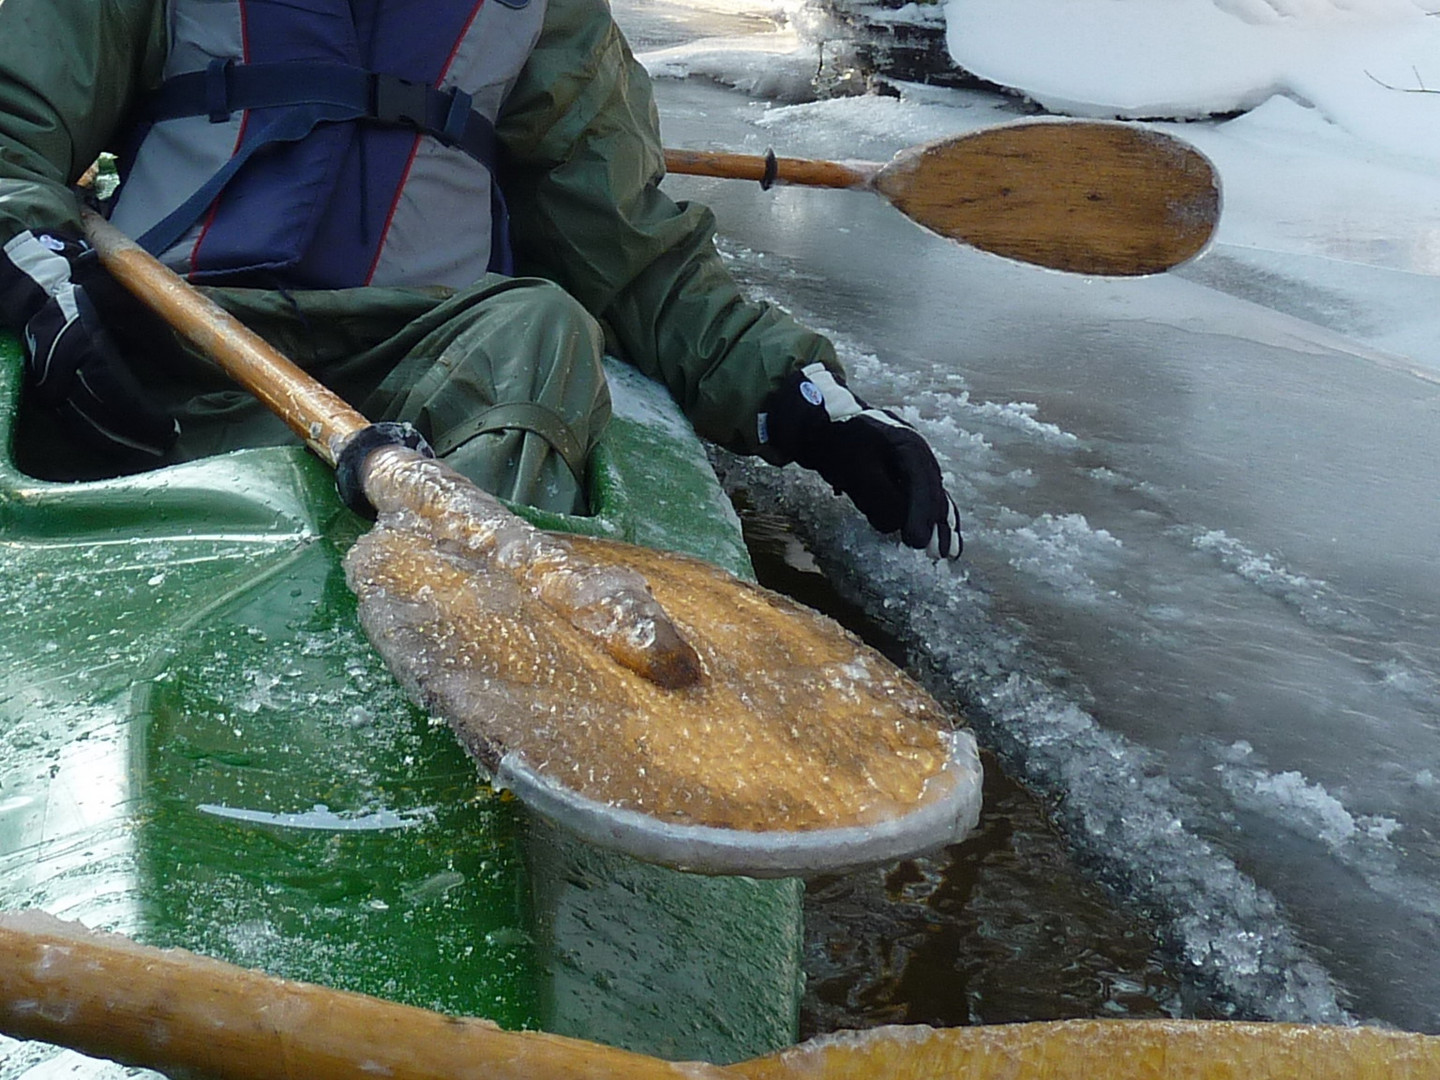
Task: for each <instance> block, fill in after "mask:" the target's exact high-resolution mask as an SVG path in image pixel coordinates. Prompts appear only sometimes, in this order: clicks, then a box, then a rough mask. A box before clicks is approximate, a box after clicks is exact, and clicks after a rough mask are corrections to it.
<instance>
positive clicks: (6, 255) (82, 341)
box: [0, 232, 180, 460]
mask: <svg viewBox="0 0 1440 1080" xmlns="http://www.w3.org/2000/svg"><path fill="white" fill-rule="evenodd" d="M0 250H3V258H0V325H4V326H7V327H10V328H12V329H14V330H16V331H19V332H20V333H21V336H22V337H23V338H24V341H25V373H26V376H27V379H28V383H29V386H30V388H31V390H32V391H33V393H34V396H35V399H36V400H37V401H39V402H40V403H41V404H43V405H46V406H48V407H50V408H51V409H54V410H55V411H56V412H57V413H59V414H60V415H61V416H63V417H65V418H67V419H68V420H70V421H71V422H72V423H73V425H74V427H75V430H76V432H77V434H78V435H79V436H80V437H81V438H84V439H86V440H87V441H89V442H92V443H95V444H97V445H99V446H101V447H102V448H104V449H106V450H111V451H116V452H121V453H123V454H125V455H126V456H127V457H128V456H130V455H136V456H138V457H139V458H141V459H144V458H154V459H157V460H158V459H159V458H160V457H162V456H163V455H164V454H165V452H166V451H167V450H169V449H170V447H171V446H172V445H174V443H175V440H176V438H178V437H179V434H180V425H179V424H178V423H177V422H176V421H175V420H174V419H173V418H172V417H170V416H167V415H165V413H164V412H162V411H161V410H160V409H159V408H158V407H157V406H156V405H155V404H154V402H153V400H152V398H151V395H149V394H147V393H146V392H145V389H144V388H143V387H142V386H141V385H140V382H139V380H138V379H137V378H136V377H135V374H134V373H133V372H132V371H131V370H130V367H129V366H128V365H127V364H126V362H125V359H124V357H123V356H122V355H121V352H120V349H119V348H118V347H117V346H116V344H115V342H114V340H113V339H112V338H111V336H110V334H109V332H108V331H107V330H106V328H105V324H104V322H103V321H102V319H101V317H100V314H99V312H98V311H97V310H96V305H95V295H96V294H105V295H107V296H108V295H112V294H114V293H116V292H117V291H118V290H117V289H116V287H115V286H114V285H113V284H112V282H111V281H110V278H109V275H108V274H106V273H105V271H104V270H103V269H102V268H101V266H100V263H99V259H98V257H97V256H96V254H95V252H94V250H93V249H92V248H91V247H90V245H89V244H87V243H86V242H85V241H83V240H79V239H76V238H73V237H67V236H60V235H52V234H48V233H47V234H42V235H40V236H36V235H34V234H32V233H30V232H22V233H20V234H19V235H18V236H16V237H15V238H14V239H13V240H11V241H10V242H9V243H7V244H6V245H5V246H4V248H3V249H0Z"/></svg>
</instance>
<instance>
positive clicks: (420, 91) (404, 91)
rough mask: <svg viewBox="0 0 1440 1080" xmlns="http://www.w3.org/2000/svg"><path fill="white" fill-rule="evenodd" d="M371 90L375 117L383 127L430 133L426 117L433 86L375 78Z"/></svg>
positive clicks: (382, 77) (389, 78) (385, 76)
mask: <svg viewBox="0 0 1440 1080" xmlns="http://www.w3.org/2000/svg"><path fill="white" fill-rule="evenodd" d="M374 79H375V85H374V88H373V90H372V93H373V96H374V110H373V112H374V116H375V119H376V120H378V121H379V122H380V123H382V124H403V125H405V126H407V127H413V128H418V129H420V130H422V131H424V130H429V127H430V124H429V117H428V116H427V115H426V114H427V111H428V108H429V104H430V89H431V88H430V85H429V84H428V83H421V82H411V81H410V80H409V79H402V78H400V77H399V76H398V75H376V76H374Z"/></svg>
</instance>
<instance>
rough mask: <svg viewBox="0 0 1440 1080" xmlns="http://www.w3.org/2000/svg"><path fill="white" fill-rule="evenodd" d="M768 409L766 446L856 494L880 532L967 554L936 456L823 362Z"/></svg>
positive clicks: (937, 551) (798, 375)
mask: <svg viewBox="0 0 1440 1080" xmlns="http://www.w3.org/2000/svg"><path fill="white" fill-rule="evenodd" d="M765 409H766V411H765V412H763V413H761V414H760V441H761V442H762V443H765V444H766V445H768V446H769V447H770V448H771V449H773V450H774V451H775V452H777V453H778V454H779V455H781V456H782V457H784V458H786V459H788V460H790V461H794V462H796V463H798V464H800V465H803V466H804V467H805V468H807V469H814V470H815V471H816V472H818V473H819V474H820V475H821V476H822V477H824V478H825V479H826V480H827V481H828V482H829V483H830V486H831V487H833V488H834V489H835V490H836V491H837V492H843V493H845V494H846V495H848V496H850V501H851V502H853V503H854V504H855V506H856V507H857V508H858V509H859V510H860V512H861V513H862V514H864V515H865V518H866V520H867V521H869V522H870V524H871V525H873V526H874V527H875V528H876V529H877V530H879V531H880V532H882V533H891V532H895V531H897V530H898V531H899V533H900V538H901V539H902V540H903V541H904V542H905V543H906V544H908V545H909V546H910V547H913V548H924V549H925V550H927V551H929V553H930V554H931V555H932V556H934V557H939V556H941V555H943V556H945V557H946V558H947V559H954V558H956V557H958V556H959V554H960V549H961V547H962V546H963V542H962V540H961V538H960V512H959V511H958V510H957V509H956V508H955V503H954V502H953V501H952V500H951V498H950V496H949V495H947V494H946V493H945V485H944V483H943V482H942V481H941V479H940V465H939V463H938V462H937V461H936V460H935V455H934V454H933V453H932V452H931V450H930V447H929V446H928V445H927V444H926V442H925V440H924V439H923V438H921V436H920V433H919V432H918V431H916V430H915V429H914V428H912V427H911V426H910V425H909V424H907V423H905V421H903V420H901V419H900V418H899V417H898V416H896V415H895V414H894V413H892V412H888V411H884V410H880V409H872V408H871V407H870V406H869V405H866V404H865V402H863V401H861V400H860V399H859V398H858V397H856V396H855V395H854V394H852V393H851V392H850V391H849V389H847V388H846V386H845V383H844V382H843V381H842V380H841V379H840V377H839V376H837V375H836V374H835V373H834V372H832V371H830V370H829V369H828V368H826V367H825V365H824V364H818V363H817V364H811V365H810V366H809V367H807V368H804V369H803V370H801V371H797V372H795V373H794V374H792V375H791V376H790V378H789V379H787V380H786V382H785V384H784V385H783V386H781V387H780V389H778V390H776V391H775V392H774V393H773V394H771V395H770V397H769V398H768V399H767V400H766V402H765Z"/></svg>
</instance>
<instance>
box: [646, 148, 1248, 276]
mask: <svg viewBox="0 0 1440 1080" xmlns="http://www.w3.org/2000/svg"><path fill="white" fill-rule="evenodd" d="M665 167H666V169H668V170H669V171H670V172H672V173H686V174H690V175H697V176H719V177H727V178H732V179H740V180H758V181H760V182H761V183H762V184H764V185H765V186H767V187H768V186H769V185H770V183H772V182H773V183H784V184H803V185H808V186H812V187H833V188H861V189H865V190H870V191H875V192H878V193H879V194H880V195H882V196H884V197H885V198H886V199H888V200H889V201H890V202H891V203H892V204H893V205H894V206H895V207H896V208H897V209H899V210H900V211H901V212H902V213H904V214H905V215H907V216H908V217H909V218H911V219H912V220H913V221H916V222H918V223H919V224H920V225H923V226H924V227H925V228H927V229H930V230H931V231H933V232H936V233H939V234H940V235H941V236H945V237H949V238H950V239H952V240H959V241H961V242H962V243H965V244H969V245H971V246H972V247H977V248H980V249H981V250H983V251H989V252H993V253H995V254H997V255H1004V256H1005V257H1007V258H1011V259H1018V260H1019V261H1021V262H1028V263H1035V264H1038V265H1040V266H1048V267H1051V268H1053V269H1056V270H1068V271H1070V272H1072V273H1077V274H1101V275H1114V276H1122V277H1124V276H1135V275H1140V274H1158V273H1161V272H1162V271H1165V270H1169V269H1170V268H1171V267H1173V266H1176V265H1178V264H1179V263H1182V262H1184V261H1185V260H1186V259H1189V258H1192V257H1194V256H1195V255H1197V254H1199V252H1200V251H1201V250H1202V249H1203V248H1204V247H1205V245H1206V244H1207V243H1209V241H1210V237H1211V234H1213V233H1214V231H1215V226H1216V223H1217V222H1218V221H1219V217H1220V182H1219V178H1218V177H1217V176H1216V173H1215V170H1214V168H1213V166H1212V165H1211V164H1210V162H1209V161H1208V160H1207V159H1206V158H1205V156H1204V155H1203V154H1201V153H1200V152H1199V151H1198V150H1196V149H1195V148H1194V147H1192V146H1189V145H1188V144H1186V143H1184V142H1181V141H1180V140H1179V139H1176V138H1173V137H1171V136H1169V135H1166V134H1165V133H1164V132H1161V131H1156V130H1154V129H1153V128H1146V127H1137V126H1136V125H1134V124H1122V123H1116V122H1108V121H1082V120H1038V121H1025V122H1021V123H1015V124H1004V125H1000V126H998V127H992V128H986V129H984V130H981V131H975V132H971V133H970V134H967V135H957V136H955V137H954V138H950V139H943V140H941V141H939V142H933V143H928V144H926V145H923V146H916V147H911V148H910V149H908V150H902V151H901V152H900V153H898V154H896V155H895V157H894V158H893V159H892V160H891V161H890V162H888V163H886V164H879V163H872V162H844V163H841V162H836V161H807V160H805V159H802V158H777V157H774V156H773V155H770V156H767V157H759V156H755V155H748V154H726V153H712V152H707V151H701V150H666V151H665Z"/></svg>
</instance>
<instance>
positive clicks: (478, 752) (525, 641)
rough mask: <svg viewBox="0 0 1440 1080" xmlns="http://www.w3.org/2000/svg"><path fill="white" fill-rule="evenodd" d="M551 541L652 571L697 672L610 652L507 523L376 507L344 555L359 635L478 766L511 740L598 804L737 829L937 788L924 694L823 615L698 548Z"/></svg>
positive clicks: (889, 806) (912, 799)
mask: <svg viewBox="0 0 1440 1080" xmlns="http://www.w3.org/2000/svg"><path fill="white" fill-rule="evenodd" d="M566 543H567V545H568V546H570V547H572V548H573V551H574V553H575V555H576V556H577V557H578V558H580V559H582V560H584V561H585V562H586V563H588V564H590V565H592V566H596V567H601V568H602V569H608V568H611V567H613V568H615V569H616V570H617V571H620V570H624V571H633V572H638V573H639V574H640V575H642V576H643V578H644V579H645V580H646V581H648V582H649V583H650V587H651V589H652V590H653V591H654V595H655V597H656V598H658V600H659V601H660V603H661V604H662V605H663V607H664V609H665V610H666V611H667V612H668V613H669V615H670V617H671V619H673V620H674V622H675V624H676V626H677V627H678V628H679V631H680V632H681V633H683V635H684V636H685V638H686V639H687V640H688V641H689V642H690V643H691V644H692V645H693V646H694V648H695V650H696V653H697V659H698V663H699V664H700V666H701V668H702V669H703V672H704V675H703V677H702V678H701V679H700V680H699V681H697V682H695V683H694V684H693V685H690V686H687V687H685V688H683V689H679V690H670V689H665V688H664V687H662V686H660V685H658V684H657V683H655V682H653V681H651V680H649V679H647V678H645V677H643V676H641V675H639V674H637V673H636V672H635V671H633V670H631V669H630V668H628V667H625V666H623V665H621V664H617V663H615V661H614V659H613V658H612V657H611V656H610V655H609V653H608V652H607V651H605V650H604V649H603V648H597V647H596V639H595V638H594V637H592V636H591V635H590V634H589V633H588V632H586V631H584V630H582V629H580V628H578V627H577V626H576V623H575V621H574V620H572V619H571V618H568V617H566V616H563V615H561V614H560V613H559V612H558V611H557V610H556V608H555V607H554V606H552V605H550V604H548V603H545V602H544V601H543V600H542V599H540V598H539V596H538V595H537V590H535V589H534V588H532V587H531V586H530V585H529V584H528V583H527V580H526V579H525V578H524V577H523V576H518V577H517V576H516V575H514V574H512V573H510V572H509V571H508V569H507V562H508V557H507V555H505V554H504V551H505V550H506V549H507V544H508V538H507V537H504V536H498V535H497V536H496V537H495V539H494V542H493V544H489V545H484V544H482V545H477V546H472V545H468V544H464V543H457V542H456V541H455V539H454V537H453V534H452V532H451V531H450V530H449V529H440V530H439V531H438V532H437V531H436V530H434V529H432V528H430V522H429V521H428V520H427V519H426V518H425V517H423V516H421V515H416V514H413V513H398V514H396V513H390V512H386V513H384V514H383V515H382V518H381V520H380V522H379V524H378V525H377V527H376V528H375V529H373V530H372V531H371V532H370V533H369V534H367V535H366V536H364V537H362V538H361V540H360V541H359V542H357V544H356V545H355V547H354V548H352V550H351V552H350V554H349V556H348V557H347V559H346V571H347V575H348V577H349V580H350V583H351V587H352V588H353V589H354V590H355V592H356V594H357V595H358V596H359V597H360V618H361V621H362V622H363V624H364V626H365V629H366V632H367V633H368V634H369V636H370V638H371V640H372V641H373V642H374V643H375V645H376V647H377V648H378V649H379V650H380V652H381V653H382V654H383V655H384V657H385V659H386V661H387V662H388V663H389V665H390V667H391V669H392V670H393V671H394V672H395V673H396V675H397V677H399V678H400V679H401V681H402V682H403V683H404V684H405V685H406V688H407V690H408V691H409V692H410V693H411V694H412V696H414V697H415V698H416V700H417V701H419V702H420V703H421V704H422V705H424V706H425V707H426V708H428V709H430V710H431V711H432V712H434V713H435V714H437V715H439V716H441V717H443V718H444V719H445V720H446V721H448V722H449V724H450V725H451V727H452V728H453V729H454V730H455V732H456V733H457V735H458V736H459V738H460V740H461V741H462V743H464V744H465V746H466V747H467V749H469V751H470V752H471V753H472V755H473V756H474V757H475V758H476V759H477V760H478V761H479V762H480V763H481V764H482V765H483V766H484V767H486V768H488V769H491V770H493V769H494V768H495V767H496V766H497V765H498V762H499V758H500V756H501V755H502V754H503V753H505V752H507V751H514V752H516V753H518V754H519V755H521V756H522V757H523V759H524V761H525V762H526V763H527V764H528V765H529V767H530V768H531V769H533V770H534V771H535V772H537V773H539V774H540V775H542V776H545V777H548V778H550V779H552V780H554V781H555V782H557V783H559V784H561V785H563V786H565V787H567V788H569V789H571V790H573V791H576V792H578V793H579V794H581V795H583V796H585V797H586V798H589V799H594V800H596V801H597V802H600V803H602V804H605V805H608V806H613V807H619V808H624V809H629V810H634V811H637V812H640V813H644V814H648V815H650V816H652V817H655V818H657V819H659V820H662V821H668V822H672V823H675V824H685V825H707V826H712V827H718V828H730V829H743V830H750V831H760V830H774V829H784V830H814V829H825V828H836V827H849V826H871V825H878V824H881V823H883V822H887V821H892V820H895V819H897V818H900V817H903V816H905V815H908V814H910V813H911V812H913V811H915V810H917V809H918V808H920V807H922V806H927V805H930V804H932V803H934V802H937V801H943V800H944V799H946V798H947V797H948V796H950V795H951V794H952V793H953V790H954V788H955V785H956V784H957V783H958V782H959V779H958V776H957V773H956V772H955V770H953V769H952V768H951V767H950V760H949V759H950V748H951V744H950V740H949V739H948V738H946V734H945V729H946V728H948V726H949V724H948V719H947V718H946V717H945V716H944V714H943V713H942V712H941V710H940V708H939V706H938V705H936V704H935V703H934V702H933V701H932V700H931V699H930V698H929V697H928V696H927V695H926V694H925V693H924V692H923V691H922V690H921V689H920V688H919V687H918V686H916V685H915V684H914V683H913V682H911V681H910V680H909V679H908V678H907V677H906V676H905V675H904V674H903V673H902V672H900V671H898V670H897V669H895V668H894V667H893V666H891V665H890V664H889V662H888V661H886V660H885V659H884V658H883V657H881V656H880V655H879V654H878V653H875V652H874V651H872V650H870V649H868V648H867V647H865V646H864V645H862V644H861V643H860V642H858V641H857V640H856V639H855V638H853V637H852V636H850V635H849V634H847V633H846V632H845V631H843V630H842V629H840V628H839V627H838V626H837V625H835V624H834V623H833V622H831V621H830V620H828V619H825V618H823V617H821V616H819V615H816V614H814V613H813V612H810V611H809V610H808V609H805V608H801V607H799V606H798V605H795V604H792V603H790V602H789V601H786V600H784V599H783V598H780V597H777V596H775V595H774V594H771V593H768V592H766V591H765V590H763V589H760V588H758V587H756V586H752V585H748V584H746V583H743V582H740V581H738V580H737V579H735V578H733V577H731V576H730V575H728V574H725V573H723V572H722V571H719V570H717V569H715V568H714V567H712V566H710V565H708V564H706V563H702V562H699V561H696V560H691V559H685V558H681V557H679V556H675V555H670V554H657V553H655V552H651V551H649V550H647V549H644V548H636V547H631V546H628V545H622V544H614V543H611V542H608V541H600V540H591V539H588V538H582V537H571V538H569V539H568V540H567V541H566ZM595 580H597V581H598V580H601V578H596V579H595Z"/></svg>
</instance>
